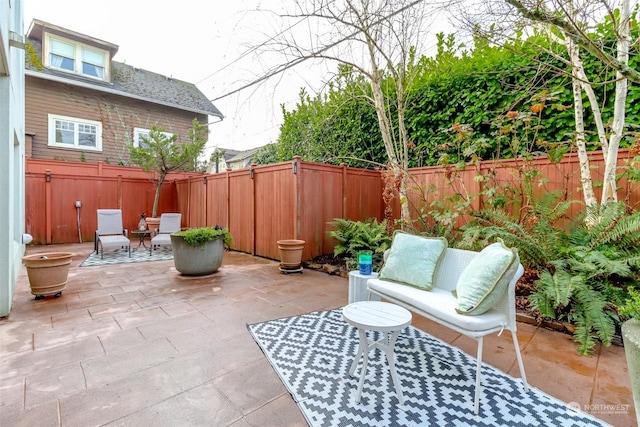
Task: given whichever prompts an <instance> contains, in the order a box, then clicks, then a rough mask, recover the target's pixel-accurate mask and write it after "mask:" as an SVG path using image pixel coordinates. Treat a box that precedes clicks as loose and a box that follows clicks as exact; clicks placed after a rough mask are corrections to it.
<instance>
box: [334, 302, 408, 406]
mask: <svg viewBox="0 0 640 427" xmlns="http://www.w3.org/2000/svg"><path fill="white" fill-rule="evenodd" d="M342 316H343V318H344V320H345V321H346V322H347V323H349V324H350V325H351V326H354V327H356V328H358V335H359V346H358V351H357V353H356V356H355V358H354V359H353V363H352V364H351V369H349V375H353V373H354V372H355V370H356V367H357V365H358V361H359V360H360V357H363V362H362V372H361V373H360V383H359V384H358V393H357V395H356V403H360V398H361V397H362V387H363V385H364V377H365V375H366V373H367V360H368V358H369V352H370V351H371V350H373V349H374V348H379V349H380V350H382V351H383V352H384V353H385V355H386V356H387V362H388V363H389V372H390V373H391V379H392V380H393V385H394V386H395V388H396V393H398V400H399V401H400V404H403V403H404V397H403V395H402V388H401V387H400V381H399V380H398V375H397V373H396V366H395V354H394V346H395V343H396V339H397V338H398V335H400V331H402V329H404V328H405V327H407V326H409V325H410V324H411V312H410V311H409V310H407V309H405V308H404V307H400V306H399V305H395V304H391V303H388V302H380V301H359V302H355V303H352V304H349V305H347V306H346V307H344V308H343V309H342ZM367 331H378V332H382V335H383V338H382V339H379V340H378V341H374V340H370V339H369V338H368V337H367Z"/></svg>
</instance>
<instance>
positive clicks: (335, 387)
mask: <svg viewBox="0 0 640 427" xmlns="http://www.w3.org/2000/svg"><path fill="white" fill-rule="evenodd" d="M247 328H248V329H249V332H250V333H251V335H252V336H253V338H254V339H255V340H256V342H257V343H258V345H259V346H260V348H261V349H262V351H263V352H264V354H265V355H266V357H267V359H268V360H269V362H270V363H271V365H272V366H273V368H274V369H275V371H276V372H277V373H278V375H279V376H280V379H281V380H282V382H283V383H284V385H285V386H286V388H287V389H288V391H289V393H291V395H292V397H293V399H294V400H295V401H296V403H297V404H298V406H299V408H300V410H301V411H302V413H303V414H304V416H305V418H306V419H307V422H308V423H309V424H310V425H311V426H373V425H380V426H436V425H437V426H569V425H570V426H606V425H608V424H606V423H604V422H603V421H600V420H598V419H596V418H593V417H592V416H590V415H589V414H586V413H584V412H581V411H579V410H578V409H575V408H574V407H573V406H571V405H567V404H566V403H564V402H561V401H560V400H558V399H555V398H553V397H551V396H549V395H547V394H545V393H543V392H541V391H540V390H537V389H535V388H531V387H530V389H529V393H528V394H527V393H525V392H524V389H523V386H522V382H521V381H520V379H519V378H512V377H510V376H508V375H506V374H505V373H504V372H501V371H499V370H498V369H495V368H493V367H491V366H489V365H486V364H485V365H484V366H483V368H482V384H483V388H482V392H481V395H480V414H479V415H474V414H473V394H474V386H475V368H476V359H475V358H473V357H471V356H469V355H468V354H466V353H464V352H462V351H461V350H459V349H457V348H455V347H451V346H450V345H448V344H446V343H444V342H442V341H440V340H438V339H436V338H434V337H432V336H430V335H428V334H427V333H425V332H423V331H420V330H418V329H416V328H414V327H411V326H409V327H407V328H405V329H404V330H403V331H402V333H401V334H400V336H399V338H398V340H397V341H396V346H395V352H396V369H397V372H398V377H399V378H400V382H401V384H402V390H403V394H404V397H405V403H404V404H403V405H399V403H398V399H397V397H396V392H395V388H394V386H393V382H392V380H391V375H390V374H389V370H388V368H387V362H386V358H385V357H384V354H383V353H382V352H381V351H380V350H374V351H371V353H370V354H369V356H370V358H369V366H368V369H367V376H366V378H365V383H364V388H363V392H362V400H361V403H360V404H356V403H355V395H356V391H357V388H358V380H359V378H360V377H359V375H360V369H361V368H362V362H360V364H359V365H358V368H357V369H356V371H355V373H354V376H353V377H351V376H349V367H350V365H351V363H352V360H353V357H354V356H355V353H356V350H357V348H358V333H357V329H356V328H354V327H352V326H350V325H349V324H348V323H346V322H345V321H344V320H343V319H342V310H341V309H335V310H331V311H320V312H313V313H309V314H305V315H302V316H295V317H289V318H284V319H278V320H272V321H268V322H264V323H257V324H253V325H248V326H247ZM368 334H371V331H369V332H368ZM369 337H370V338H371V337H372V335H369ZM380 337H381V336H373V338H374V339H379V338H380ZM525 370H526V365H525ZM558 374H559V375H561V373H558Z"/></svg>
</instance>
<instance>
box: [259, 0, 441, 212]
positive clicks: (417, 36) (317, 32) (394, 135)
mask: <svg viewBox="0 0 640 427" xmlns="http://www.w3.org/2000/svg"><path fill="white" fill-rule="evenodd" d="M294 3H295V8H294V9H295V10H294V11H293V12H291V13H285V14H283V15H282V18H284V19H286V20H288V22H287V23H286V24H285V25H283V27H285V28H287V30H286V31H281V32H280V33H279V34H278V35H277V36H274V37H273V38H272V39H271V42H269V43H268V44H267V45H266V46H267V47H268V48H269V49H270V50H271V51H273V50H276V51H279V52H282V53H283V54H285V55H286V56H287V57H288V61H287V65H289V64H298V63H300V62H301V61H304V60H307V59H312V58H316V59H317V58H320V59H323V60H330V61H335V62H336V63H338V64H341V65H342V66H347V67H349V68H351V69H353V70H355V71H356V72H357V73H360V74H361V75H362V76H364V77H365V78H366V79H367V81H368V82H369V85H370V87H371V93H370V94H362V96H365V97H366V98H367V99H368V101H369V102H370V103H371V105H373V107H374V108H375V111H376V115H377V119H378V125H379V131H380V136H381V139H382V142H383V143H384V147H385V151H386V154H387V157H388V164H387V167H388V169H389V171H390V172H391V173H392V176H393V180H394V185H395V187H396V188H397V190H398V193H399V197H400V206H401V220H402V221H403V224H406V223H408V221H409V220H410V214H409V205H408V200H407V186H408V163H409V151H408V150H409V146H410V141H409V140H408V136H407V130H406V127H405V111H406V106H407V89H408V87H410V85H411V82H412V78H413V75H412V70H413V68H412V60H413V58H414V57H415V55H416V54H420V53H422V52H421V49H422V46H423V42H424V41H425V40H426V39H427V37H428V34H427V32H428V29H429V19H430V17H433V15H432V13H433V12H434V11H436V10H437V9H436V6H434V3H428V2H424V1H422V0H306V1H305V0H296V1H294ZM300 22H304V23H305V24H306V31H305V32H300V31H299V26H297V24H298V23H300ZM294 28H295V29H296V30H297V32H295V31H292V29H294Z"/></svg>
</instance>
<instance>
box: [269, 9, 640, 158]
mask: <svg viewBox="0 0 640 427" xmlns="http://www.w3.org/2000/svg"><path fill="white" fill-rule="evenodd" d="M632 28H633V30H632V32H634V34H635V33H637V31H638V26H637V25H635V24H634V25H633V26H632ZM613 34H614V33H613V27H612V26H611V22H610V20H609V19H608V18H607V19H606V20H605V21H604V22H603V23H602V24H601V25H600V26H599V28H598V29H597V31H596V32H595V33H594V34H593V35H592V36H593V38H594V39H595V40H597V41H598V42H601V43H603V44H607V45H611V46H613V40H614V36H613ZM437 37H438V50H437V53H436V55H435V56H434V57H430V58H427V57H420V58H418V59H417V61H416V62H415V63H412V64H411V67H414V68H415V70H413V69H412V71H416V74H417V76H418V77H417V78H416V79H415V80H414V81H413V82H412V85H411V86H410V87H408V88H407V99H406V101H407V110H406V112H405V118H406V119H405V120H406V127H407V131H408V134H409V140H410V141H411V143H410V146H409V148H410V150H409V151H410V161H409V167H416V166H431V165H436V164H438V163H441V164H443V163H448V164H456V163H458V162H460V161H465V162H466V161H469V160H474V159H485V160H487V159H492V158H509V157H514V156H518V155H523V154H524V155H529V156H530V155H532V154H543V153H549V154H550V155H551V156H552V157H555V158H557V157H558V155H559V154H561V153H562V152H563V150H566V149H567V146H568V144H570V143H571V142H572V141H573V133H574V116H573V109H572V108H570V107H571V106H572V105H573V94H572V88H571V78H570V77H569V74H570V69H569V68H568V67H567V66H566V65H565V64H563V63H562V62H560V61H559V60H558V59H556V58H554V57H553V56H552V55H551V54H550V53H547V51H546V50H545V49H548V50H549V51H555V52H557V53H558V54H559V55H560V56H565V57H566V49H565V48H564V47H562V46H557V45H554V44H553V43H551V42H550V41H549V40H548V39H547V38H545V37H544V36H542V35H539V34H536V35H533V36H531V37H529V38H528V39H526V40H519V41H515V42H513V43H512V44H510V45H506V46H495V45H492V44H490V43H488V42H486V41H485V40H482V39H481V38H479V37H477V38H476V39H475V40H474V46H473V49H465V48H464V47H463V46H460V45H457V44H456V42H455V39H454V37H453V36H451V35H449V36H445V35H444V34H438V35H437ZM639 57H640V56H639V55H631V58H630V61H629V63H630V66H631V67H634V68H636V67H637V66H638V65H639V61H640V58H639ZM582 60H583V62H584V68H585V72H586V73H587V75H588V77H589V79H590V80H591V82H592V83H593V88H594V91H595V93H596V96H597V98H598V100H600V105H599V106H600V109H601V112H602V118H603V121H604V122H605V123H609V122H610V120H611V119H612V116H613V101H614V96H613V94H614V80H615V73H614V72H613V71H612V70H610V69H607V68H604V67H603V66H602V62H601V61H600V60H599V59H597V58H594V57H593V56H591V55H589V54H588V53H587V52H585V51H583V52H582ZM383 87H384V88H385V90H386V91H387V93H386V96H387V98H388V99H389V100H392V99H393V95H394V93H393V89H392V85H386V84H383ZM369 94H370V87H369V84H368V82H367V81H366V80H365V79H363V78H362V76H360V75H359V74H357V73H355V72H354V71H353V69H350V68H349V67H346V66H341V67H340V68H339V70H338V77H337V78H336V79H335V80H334V81H333V82H332V83H331V84H330V85H328V89H327V91H326V92H325V93H324V94H321V95H318V96H316V97H310V96H309V95H308V94H307V93H306V92H304V91H303V92H302V93H301V95H300V102H299V103H298V105H297V106H296V109H295V110H293V111H286V110H284V109H283V115H284V123H283V125H282V126H281V129H280V130H281V136H280V139H279V141H278V146H279V149H278V155H279V161H285V160H290V159H291V158H292V156H294V155H301V156H303V158H304V159H305V160H312V161H321V162H328V163H333V164H338V163H341V162H343V161H344V162H347V163H348V164H350V165H352V166H365V167H366V166H367V165H370V164H371V163H369V162H373V164H385V163H386V160H387V159H386V153H385V150H384V147H383V145H382V141H381V138H380V131H379V127H378V122H377V117H376V114H375V111H374V108H373V106H372V105H370V104H369V103H368V102H367V101H366V99H365V96H366V95H369ZM638 96H640V89H639V88H638V87H635V86H633V85H631V86H630V87H629V95H628V99H627V113H626V114H627V120H626V122H627V123H638V122H640V103H638V102H636V100H637V99H638ZM584 101H585V111H584V113H585V117H584V120H585V125H586V126H587V129H586V132H587V142H588V146H589V148H590V149H596V148H598V146H599V143H598V136H597V132H596V128H595V125H594V120H593V115H592V113H591V110H590V109H589V108H588V106H589V103H588V100H587V98H586V97H585V98H584ZM389 102H390V105H392V107H391V108H393V102H392V101H389ZM532 108H533V109H534V110H532ZM509 112H518V113H519V114H520V116H519V118H518V120H519V121H520V122H521V123H520V124H519V125H518V126H517V129H516V128H515V127H513V126H511V127H509V126H508V123H505V120H504V117H505V114H507V113H509ZM392 113H394V112H393V111H392ZM456 124H459V125H464V126H466V127H467V128H468V129H469V130H470V131H471V133H470V138H469V139H467V140H465V141H460V140H459V139H458V136H459V135H457V133H456V132H453V131H452V127H453V126H454V125H456ZM396 125H397V124H396ZM505 125H507V127H505ZM394 132H397V129H395V130H394ZM633 141H634V138H633V136H632V135H626V136H625V138H624V139H623V141H622V142H621V147H628V146H630V145H631V144H632V143H633Z"/></svg>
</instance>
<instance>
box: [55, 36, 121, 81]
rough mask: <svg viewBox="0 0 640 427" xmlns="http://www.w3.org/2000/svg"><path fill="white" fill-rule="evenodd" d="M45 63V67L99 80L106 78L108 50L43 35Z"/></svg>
mask: <svg viewBox="0 0 640 427" xmlns="http://www.w3.org/2000/svg"><path fill="white" fill-rule="evenodd" d="M45 50H46V52H45V54H44V55H43V57H44V58H45V64H44V65H46V66H47V67H50V68H55V69H58V70H62V71H66V72H69V73H74V74H80V75H83V76H86V77H91V78H94V79H99V80H105V81H107V80H108V75H107V70H108V68H107V65H108V63H109V52H107V51H106V50H102V49H98V48H96V47H91V46H87V45H84V44H82V43H79V42H76V41H73V40H68V39H65V38H63V37H59V36H54V35H51V34H49V33H47V34H46V36H45Z"/></svg>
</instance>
